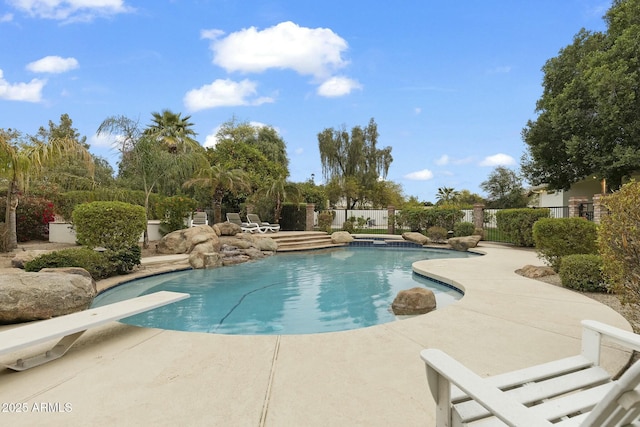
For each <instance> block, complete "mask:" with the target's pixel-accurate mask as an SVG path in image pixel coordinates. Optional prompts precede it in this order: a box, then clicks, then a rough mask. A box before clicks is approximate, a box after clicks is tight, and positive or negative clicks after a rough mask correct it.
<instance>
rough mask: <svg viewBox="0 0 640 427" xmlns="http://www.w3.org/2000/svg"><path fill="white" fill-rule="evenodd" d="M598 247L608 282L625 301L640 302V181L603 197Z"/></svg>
mask: <svg viewBox="0 0 640 427" xmlns="http://www.w3.org/2000/svg"><path fill="white" fill-rule="evenodd" d="M602 202H603V204H604V205H605V206H606V207H607V209H609V215H605V216H603V217H602V218H601V220H600V227H598V248H599V249H600V255H601V256H602V261H603V271H604V275H605V277H606V279H607V282H608V283H609V285H610V286H611V288H612V289H613V291H614V292H615V293H617V294H618V295H619V296H620V297H621V299H622V300H623V301H624V302H627V303H631V304H634V305H636V306H638V305H640V209H639V208H638V207H639V206H640V183H638V182H635V181H632V182H630V183H628V184H626V185H624V186H622V188H620V190H619V191H617V192H616V193H613V194H611V195H608V196H606V197H603V198H602Z"/></svg>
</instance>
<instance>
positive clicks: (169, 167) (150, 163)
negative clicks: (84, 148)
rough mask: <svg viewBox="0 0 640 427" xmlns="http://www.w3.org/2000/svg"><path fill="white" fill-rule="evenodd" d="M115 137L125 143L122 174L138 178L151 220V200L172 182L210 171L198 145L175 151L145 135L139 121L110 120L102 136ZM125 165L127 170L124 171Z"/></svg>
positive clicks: (145, 245) (146, 233) (101, 129)
mask: <svg viewBox="0 0 640 427" xmlns="http://www.w3.org/2000/svg"><path fill="white" fill-rule="evenodd" d="M103 134H105V135H112V136H115V137H116V138H117V139H118V140H121V141H126V143H123V145H122V147H123V150H124V151H123V152H122V159H121V165H120V174H121V175H122V174H123V172H125V171H126V173H127V174H129V176H133V177H135V178H136V180H137V182H138V184H139V185H140V186H141V188H142V189H143V190H144V192H145V206H144V208H145V212H146V213H147V218H149V198H150V196H151V194H152V193H153V192H157V191H158V188H159V187H160V186H161V185H163V184H164V185H167V184H166V183H167V182H168V181H173V180H176V181H179V182H183V181H185V180H186V179H188V178H187V177H189V176H191V175H193V174H194V173H196V172H197V171H198V170H200V169H201V168H206V165H207V161H206V157H205V156H204V150H203V149H202V147H200V145H199V144H198V147H193V149H185V150H183V149H177V150H172V149H170V147H169V146H167V145H166V144H163V143H162V142H161V141H159V139H158V137H157V134H155V133H152V132H145V131H144V130H141V129H140V128H139V127H138V126H137V122H135V121H133V120H131V119H129V118H127V117H124V116H119V117H110V118H108V119H106V120H105V121H104V122H102V124H101V125H100V127H99V128H98V135H103ZM123 163H124V164H126V167H125V168H124V169H123ZM148 244H149V237H148V232H147V231H146V230H145V233H144V247H145V248H146V247H148Z"/></svg>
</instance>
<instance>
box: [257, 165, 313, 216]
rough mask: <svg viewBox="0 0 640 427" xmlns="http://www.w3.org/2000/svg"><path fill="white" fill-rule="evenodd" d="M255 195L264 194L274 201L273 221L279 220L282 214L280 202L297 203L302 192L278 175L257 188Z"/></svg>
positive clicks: (300, 198)
mask: <svg viewBox="0 0 640 427" xmlns="http://www.w3.org/2000/svg"><path fill="white" fill-rule="evenodd" d="M256 196H264V197H265V198H266V199H271V200H274V201H275V207H274V217H273V219H274V222H275V223H279V222H280V216H281V214H282V204H283V203H284V202H286V201H291V202H294V203H298V202H300V201H301V200H302V193H301V192H300V189H299V188H298V186H296V185H295V184H293V183H291V182H288V181H287V180H286V178H285V177H283V176H280V177H278V178H276V179H274V180H273V181H271V183H270V184H268V185H267V186H265V187H263V188H262V189H261V190H259V192H258V194H257V195H256Z"/></svg>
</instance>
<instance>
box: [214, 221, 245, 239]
mask: <svg viewBox="0 0 640 427" xmlns="http://www.w3.org/2000/svg"><path fill="white" fill-rule="evenodd" d="M213 227H214V229H215V230H216V233H218V236H235V235H236V234H238V233H242V227H240V226H239V225H238V224H234V223H232V222H219V223H217V224H214V225H213Z"/></svg>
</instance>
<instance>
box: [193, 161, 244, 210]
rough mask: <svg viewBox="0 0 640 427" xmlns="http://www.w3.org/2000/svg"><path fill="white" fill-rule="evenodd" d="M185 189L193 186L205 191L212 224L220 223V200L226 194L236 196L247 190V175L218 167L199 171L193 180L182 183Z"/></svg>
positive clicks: (241, 171)
mask: <svg viewBox="0 0 640 427" xmlns="http://www.w3.org/2000/svg"><path fill="white" fill-rule="evenodd" d="M184 186H185V187H186V188H190V187H193V186H196V187H201V188H204V189H206V190H207V192H208V194H209V197H210V198H211V203H212V205H213V206H212V207H213V218H214V222H215V223H218V222H222V199H223V198H224V196H225V195H226V194H227V193H231V194H237V193H239V192H242V191H246V190H248V189H249V187H250V184H249V181H248V180H247V174H246V173H245V172H244V171H243V170H242V169H231V170H229V169H225V168H223V167H221V166H220V165H214V166H211V167H209V168H204V169H200V170H198V171H197V172H196V173H195V176H194V178H191V179H189V180H188V181H186V182H185V183H184Z"/></svg>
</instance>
